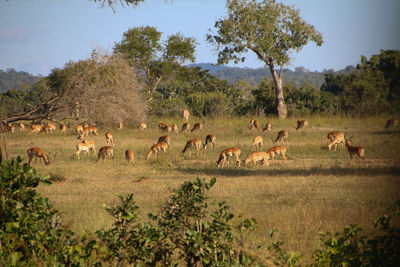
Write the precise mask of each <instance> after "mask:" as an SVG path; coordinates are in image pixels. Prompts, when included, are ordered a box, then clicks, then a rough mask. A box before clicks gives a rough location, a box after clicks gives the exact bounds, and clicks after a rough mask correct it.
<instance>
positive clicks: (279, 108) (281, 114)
mask: <svg viewBox="0 0 400 267" xmlns="http://www.w3.org/2000/svg"><path fill="white" fill-rule="evenodd" d="M269 69H270V71H271V74H272V78H273V79H274V83H275V88H276V112H277V115H278V118H279V119H280V120H284V119H286V117H287V108H286V104H285V98H284V97H283V88H282V76H281V74H282V72H280V73H279V76H278V74H277V73H276V70H275V67H274V65H273V63H271V64H270V65H269Z"/></svg>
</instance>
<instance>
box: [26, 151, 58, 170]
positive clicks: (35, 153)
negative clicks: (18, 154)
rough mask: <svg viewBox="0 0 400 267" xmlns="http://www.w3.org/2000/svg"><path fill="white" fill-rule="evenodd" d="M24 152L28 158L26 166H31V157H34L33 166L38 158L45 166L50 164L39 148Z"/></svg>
mask: <svg viewBox="0 0 400 267" xmlns="http://www.w3.org/2000/svg"><path fill="white" fill-rule="evenodd" d="M26 152H27V153H28V158H29V160H28V165H29V166H30V165H31V161H32V159H33V157H36V158H35V164H36V163H37V159H38V158H40V159H41V160H42V162H43V163H44V164H45V165H46V166H47V165H49V164H50V163H51V162H50V160H49V159H48V158H47V156H46V153H44V151H43V149H42V148H41V147H31V148H29V149H28V150H27V151H26ZM54 158H55V156H54Z"/></svg>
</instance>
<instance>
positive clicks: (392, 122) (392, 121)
mask: <svg viewBox="0 0 400 267" xmlns="http://www.w3.org/2000/svg"><path fill="white" fill-rule="evenodd" d="M398 123H399V121H398V120H396V119H390V120H388V121H387V122H386V127H385V128H386V129H389V128H396V126H397V124H398Z"/></svg>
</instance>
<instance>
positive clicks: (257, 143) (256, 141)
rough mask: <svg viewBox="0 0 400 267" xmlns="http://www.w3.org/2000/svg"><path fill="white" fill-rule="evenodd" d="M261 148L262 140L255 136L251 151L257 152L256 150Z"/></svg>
mask: <svg viewBox="0 0 400 267" xmlns="http://www.w3.org/2000/svg"><path fill="white" fill-rule="evenodd" d="M262 147H263V139H262V137H261V136H256V137H254V139H253V144H252V145H251V149H252V150H253V149H254V148H255V149H256V150H257V148H260V149H261V148H262Z"/></svg>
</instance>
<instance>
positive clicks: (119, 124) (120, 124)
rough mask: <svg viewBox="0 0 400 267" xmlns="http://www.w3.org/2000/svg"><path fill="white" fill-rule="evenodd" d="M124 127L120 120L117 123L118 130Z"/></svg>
mask: <svg viewBox="0 0 400 267" xmlns="http://www.w3.org/2000/svg"><path fill="white" fill-rule="evenodd" d="M122 128H124V125H123V124H122V121H120V122H119V123H118V130H122Z"/></svg>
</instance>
